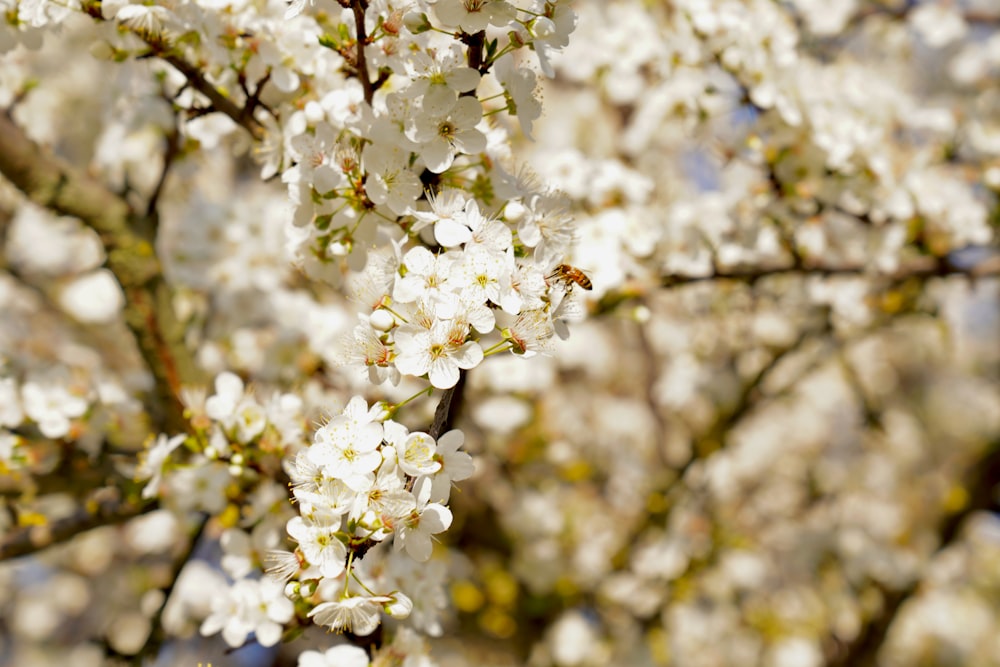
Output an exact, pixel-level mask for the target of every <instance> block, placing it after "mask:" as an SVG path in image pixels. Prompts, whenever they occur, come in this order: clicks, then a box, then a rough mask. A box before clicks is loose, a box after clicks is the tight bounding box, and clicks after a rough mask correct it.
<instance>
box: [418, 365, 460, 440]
mask: <svg viewBox="0 0 1000 667" xmlns="http://www.w3.org/2000/svg"><path fill="white" fill-rule="evenodd" d="M465 378H466V372H465V371H459V375H458V382H457V383H456V384H455V386H454V387H452V388H451V389H445V391H444V394H442V395H441V400H440V401H439V402H438V405H437V408H436V409H435V410H434V421H433V423H431V427H430V428H429V429H427V434H428V435H430V436H431V437H432V438H434V439H435V440H436V439H438V438H439V437H441V435H442V434H443V433H446V432H447V431H448V430H449V429H450V428H451V425H452V424H453V423H454V421H455V413H457V412H458V410H459V408H461V406H462V403H463V401H464V399H465ZM453 407H454V411H452V408H453Z"/></svg>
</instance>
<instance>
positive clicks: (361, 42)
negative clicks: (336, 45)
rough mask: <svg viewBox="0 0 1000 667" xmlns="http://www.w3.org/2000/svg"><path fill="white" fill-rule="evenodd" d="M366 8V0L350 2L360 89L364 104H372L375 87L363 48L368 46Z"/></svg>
mask: <svg viewBox="0 0 1000 667" xmlns="http://www.w3.org/2000/svg"><path fill="white" fill-rule="evenodd" d="M367 8H368V0H352V2H351V10H353V11H354V29H355V31H356V35H357V40H358V52H357V53H358V55H357V63H355V65H356V67H357V74H358V79H359V80H360V81H361V88H362V89H363V90H364V92H365V102H368V104H371V103H372V100H373V99H374V98H375V86H374V84H373V83H372V80H371V78H370V77H369V76H368V59H367V57H366V56H365V47H366V46H367V45H368V35H367V34H366V33H365V9H367Z"/></svg>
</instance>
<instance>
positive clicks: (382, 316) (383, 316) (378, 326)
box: [368, 308, 396, 331]
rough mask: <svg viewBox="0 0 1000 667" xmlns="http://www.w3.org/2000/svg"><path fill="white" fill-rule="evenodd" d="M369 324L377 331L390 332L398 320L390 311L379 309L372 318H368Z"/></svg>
mask: <svg viewBox="0 0 1000 667" xmlns="http://www.w3.org/2000/svg"><path fill="white" fill-rule="evenodd" d="M368 322H369V323H370V324H371V325H372V328H373V329H375V330H377V331H388V330H389V329H391V328H392V327H394V326H395V325H396V318H394V317H393V316H392V313H390V312H389V311H387V310H385V309H383V308H379V309H378V310H376V311H375V312H374V313H372V314H371V317H369V318H368Z"/></svg>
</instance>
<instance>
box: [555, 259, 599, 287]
mask: <svg viewBox="0 0 1000 667" xmlns="http://www.w3.org/2000/svg"><path fill="white" fill-rule="evenodd" d="M549 280H561V281H562V282H563V284H565V285H566V287H567V288H572V286H573V283H576V284H577V285H579V286H580V287H582V288H583V289H585V290H592V289H593V288H594V284H593V283H592V282H590V278H588V277H587V274H586V273H584V272H583V271H581V270H580V269H578V268H576V267H575V266H570V265H569V264H560V265H559V266H557V267H556V268H555V269H553V270H552V273H550V274H549Z"/></svg>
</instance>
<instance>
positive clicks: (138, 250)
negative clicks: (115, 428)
mask: <svg viewBox="0 0 1000 667" xmlns="http://www.w3.org/2000/svg"><path fill="white" fill-rule="evenodd" d="M0 173H2V174H3V175H4V176H5V177H7V179H8V180H10V181H11V183H13V184H14V185H15V186H16V187H17V188H18V189H20V190H21V191H22V192H23V193H24V194H25V195H27V197H28V198H29V199H31V200H32V201H34V202H35V203H36V204H39V205H40V206H43V207H45V208H47V209H49V210H51V211H53V212H55V213H59V214H62V215H69V216H72V217H75V218H79V219H80V220H81V221H82V222H83V223H84V224H85V225H87V226H88V227H90V228H91V229H93V230H94V231H95V232H97V234H98V236H99V237H100V239H101V243H102V245H103V246H104V251H105V253H106V254H107V259H106V262H105V263H106V265H107V267H108V268H109V269H110V270H111V271H112V273H114V275H115V277H116V278H117V279H118V282H119V283H120V284H121V287H122V291H123V292H124V293H125V309H124V317H125V323H126V324H127V325H128V327H129V329H130V330H131V332H132V335H133V336H134V337H135V340H136V343H137V345H138V348H139V350H140V352H141V353H142V356H143V359H144V360H145V362H146V365H147V366H148V368H149V370H150V372H151V373H152V374H153V376H154V378H155V380H156V389H155V396H153V397H150V400H149V401H147V408H148V409H149V410H150V412H151V413H152V415H153V417H154V419H156V420H157V421H158V422H159V425H160V426H161V427H162V429H163V430H167V431H171V432H178V431H183V430H186V420H185V419H184V416H183V412H184V408H183V406H182V405H181V403H180V399H179V395H180V389H181V386H182V385H184V384H190V383H193V382H197V381H198V379H199V374H198V372H197V370H196V367H195V364H194V360H193V358H192V357H191V355H190V353H189V352H188V350H187V348H186V347H185V345H184V341H183V329H182V326H181V323H180V322H179V321H178V320H177V317H176V315H175V314H174V310H173V293H172V290H171V289H170V287H169V286H168V285H167V283H166V281H165V280H164V278H163V273H162V269H161V266H160V261H159V259H158V258H157V256H156V251H155V249H154V247H153V241H154V239H153V238H150V237H149V236H147V235H141V234H138V233H136V232H135V231H133V230H134V229H136V228H138V229H144V228H149V227H150V225H144V224H143V223H144V222H148V221H145V220H144V219H143V218H141V217H137V216H136V215H135V213H134V212H133V211H132V210H131V208H130V207H129V205H128V204H127V203H126V202H125V201H124V200H123V199H122V198H120V197H118V196H117V195H115V194H114V193H112V192H111V191H109V190H108V189H107V188H106V187H104V185H103V184H102V183H100V182H99V181H97V180H96V179H94V178H93V177H91V176H90V175H88V174H86V173H84V172H80V171H77V170H76V169H74V168H73V167H72V166H70V165H68V164H66V163H65V162H64V161H62V160H61V159H60V158H58V157H55V156H52V155H50V154H47V153H46V152H45V151H43V150H42V149H41V147H39V146H38V145H37V144H35V143H34V142H33V141H31V139H29V138H28V137H27V136H26V135H25V134H24V132H23V131H22V130H21V128H20V127H18V126H17V124H15V123H14V122H13V120H12V119H11V118H10V117H9V116H6V115H2V114H0Z"/></svg>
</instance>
